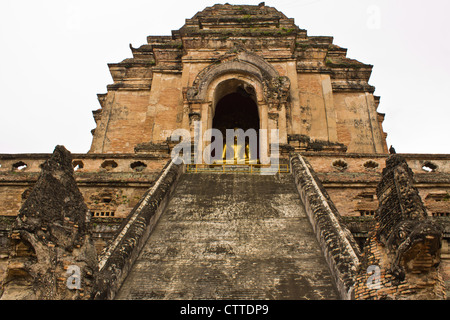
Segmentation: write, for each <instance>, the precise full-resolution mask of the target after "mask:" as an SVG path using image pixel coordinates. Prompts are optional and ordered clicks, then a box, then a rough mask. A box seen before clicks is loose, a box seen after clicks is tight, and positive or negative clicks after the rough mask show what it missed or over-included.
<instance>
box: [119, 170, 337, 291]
mask: <svg viewBox="0 0 450 320" xmlns="http://www.w3.org/2000/svg"><path fill="white" fill-rule="evenodd" d="M115 298H116V299H131V300H134V299H135V300H142V299H144V300H145V299H274V300H281V299H339V296H338V294H337V291H336V289H335V288H334V286H333V280H332V277H331V275H330V271H329V269H328V267H327V263H326V262H325V259H324V257H323V255H322V252H321V250H320V247H319V245H318V243H317V240H316V237H315V235H314V233H313V230H312V227H311V225H310V222H309V221H308V218H307V216H306V214H305V210H304V207H303V204H302V203H301V200H300V198H299V195H298V193H297V190H296V189H295V184H294V181H293V177H292V176H291V175H290V174H286V175H273V176H262V175H239V174H207V173H203V174H184V175H182V177H181V178H180V181H179V183H178V186H177V189H176V191H175V193H174V195H173V197H172V199H171V201H170V203H169V204H168V207H167V208H166V210H165V211H164V213H163V214H162V216H161V218H160V220H159V222H158V224H157V225H156V227H155V229H154V230H153V232H152V234H151V235H150V237H149V239H148V241H147V243H146V244H145V245H144V247H143V249H142V251H141V252H140V255H139V257H138V258H137V260H136V262H135V263H134V265H133V267H132V269H131V270H130V272H129V274H128V276H127V278H126V279H125V281H124V283H123V285H122V287H121V289H120V290H119V292H118V293H117V295H116V297H115Z"/></svg>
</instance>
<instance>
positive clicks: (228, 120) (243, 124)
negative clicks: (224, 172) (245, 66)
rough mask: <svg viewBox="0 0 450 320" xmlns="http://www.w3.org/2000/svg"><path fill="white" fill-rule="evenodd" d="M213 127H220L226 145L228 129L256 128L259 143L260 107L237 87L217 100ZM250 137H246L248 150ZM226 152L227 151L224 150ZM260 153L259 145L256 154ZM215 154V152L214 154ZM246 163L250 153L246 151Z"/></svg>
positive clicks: (245, 129) (245, 92)
mask: <svg viewBox="0 0 450 320" xmlns="http://www.w3.org/2000/svg"><path fill="white" fill-rule="evenodd" d="M212 127H213V128H215V129H219V130H220V131H221V132H222V135H223V138H224V146H225V139H226V129H242V130H244V131H247V130H249V129H254V130H255V131H256V138H257V139H256V140H257V141H256V142H257V144H258V143H259V140H258V139H259V136H258V133H259V128H260V124H259V115H258V107H257V105H256V103H255V101H254V100H253V98H252V97H251V95H250V94H248V93H247V91H245V90H244V89H241V88H240V87H238V88H237V90H236V92H234V93H230V94H227V95H225V96H224V97H223V98H222V99H220V100H219V101H218V102H217V105H216V109H215V115H214V118H213V125H212ZM248 143H249V138H246V141H245V144H246V150H248ZM223 152H225V151H223ZM257 154H258V145H257V147H256V155H255V157H256V158H257ZM214 155H215V154H213V156H214ZM246 163H248V154H247V152H246Z"/></svg>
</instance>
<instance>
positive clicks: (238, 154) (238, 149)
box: [222, 136, 257, 164]
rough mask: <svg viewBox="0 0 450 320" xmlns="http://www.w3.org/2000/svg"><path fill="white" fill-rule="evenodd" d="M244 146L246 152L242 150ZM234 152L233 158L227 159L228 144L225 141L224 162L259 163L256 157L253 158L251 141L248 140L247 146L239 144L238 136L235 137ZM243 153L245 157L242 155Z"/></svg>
mask: <svg viewBox="0 0 450 320" xmlns="http://www.w3.org/2000/svg"><path fill="white" fill-rule="evenodd" d="M242 148H244V152H242ZM233 152H234V157H233V159H227V144H226V143H224V145H223V151H222V159H223V163H224V164H256V163H257V160H256V157H255V158H252V155H251V154H250V146H249V143H248V142H247V141H246V142H245V146H242V145H241V144H238V143H237V137H236V136H235V137H234V144H233ZM242 155H243V157H242Z"/></svg>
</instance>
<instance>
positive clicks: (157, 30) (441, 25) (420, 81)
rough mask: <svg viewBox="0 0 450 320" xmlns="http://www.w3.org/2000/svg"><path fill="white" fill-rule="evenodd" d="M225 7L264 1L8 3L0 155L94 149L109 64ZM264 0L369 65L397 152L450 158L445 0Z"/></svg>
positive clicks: (0, 11)
mask: <svg viewBox="0 0 450 320" xmlns="http://www.w3.org/2000/svg"><path fill="white" fill-rule="evenodd" d="M226 2H228V3H230V4H254V5H256V4H258V3H260V2H262V0H256V1H254V0H247V1H235V0H225V1H223V2H216V1H207V0H189V1H174V0H165V1H153V0H127V1H114V0H89V1H87V0H78V1H72V0H39V1H36V0H1V2H0V99H1V100H0V153H51V152H52V151H53V149H54V147H55V146H56V145H57V144H62V145H65V146H66V148H68V149H69V150H70V151H71V152H73V153H85V152H87V151H88V150H89V147H90V144H91V139H92V136H91V133H90V130H91V129H93V128H95V122H94V120H93V118H92V110H96V109H98V108H99V107H100V105H99V103H98V101H97V93H105V92H106V86H107V85H108V84H111V83H112V78H111V76H110V74H109V70H108V67H107V64H108V63H115V62H120V61H122V60H124V59H126V58H130V57H132V54H131V51H130V49H129V44H130V43H131V44H132V45H133V46H134V47H139V46H140V45H142V44H145V42H146V37H147V36H148V35H170V34H171V30H176V29H179V28H180V27H181V26H182V25H183V24H184V22H185V19H187V18H191V17H192V16H194V14H195V13H196V12H198V11H201V10H203V9H204V8H205V7H207V6H212V5H214V4H215V3H222V4H223V3H226ZM265 2H266V5H267V6H272V7H276V8H277V9H278V10H280V11H282V12H283V13H284V14H285V15H287V16H288V17H289V18H294V19H295V23H296V25H298V26H299V27H300V28H302V29H306V30H308V34H309V35H312V36H319V35H323V36H333V37H334V43H335V44H337V45H339V46H341V47H344V48H348V57H349V58H352V59H356V60H359V61H361V62H364V63H368V64H372V65H374V70H373V73H372V78H371V81H370V84H372V85H374V86H375V87H376V91H375V94H376V95H379V96H381V104H380V108H379V111H380V112H382V113H386V121H385V123H384V129H385V131H386V132H387V133H388V134H389V136H388V144H389V145H391V144H392V145H394V147H395V148H396V149H397V152H401V153H447V154H449V153H450V144H449V139H450V99H449V92H450V90H449V88H450V78H449V75H450V36H449V32H450V19H449V18H448V14H449V13H450V1H448V0H428V1H422V0H410V1H404V0H371V1H370V0H273V1H265Z"/></svg>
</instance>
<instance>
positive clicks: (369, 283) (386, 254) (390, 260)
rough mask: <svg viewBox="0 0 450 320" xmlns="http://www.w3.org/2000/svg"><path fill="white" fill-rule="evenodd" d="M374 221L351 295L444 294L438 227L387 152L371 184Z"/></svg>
mask: <svg viewBox="0 0 450 320" xmlns="http://www.w3.org/2000/svg"><path fill="white" fill-rule="evenodd" d="M377 196H378V199H379V203H380V205H379V208H378V210H377V213H376V216H375V218H376V226H375V229H374V231H373V232H372V233H371V235H370V236H369V238H368V240H367V242H366V245H365V249H364V255H363V259H362V264H361V268H360V273H359V276H358V277H357V281H356V286H355V287H356V288H355V297H356V299H411V300H416V299H444V298H445V289H444V284H443V281H442V277H441V275H440V270H439V265H440V261H441V256H440V251H441V242H442V228H441V226H439V225H437V224H435V223H434V222H433V221H431V219H430V218H429V217H428V215H427V212H426V209H425V206H424V205H423V202H422V200H421V198H420V196H419V193H418V191H417V189H416V188H415V187H414V185H413V173H412V171H411V169H410V168H409V167H408V164H407V163H406V161H405V159H404V158H402V157H401V156H400V155H391V156H390V157H389V158H388V159H387V161H386V168H385V169H384V170H383V178H382V180H381V182H380V184H379V185H378V188H377Z"/></svg>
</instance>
